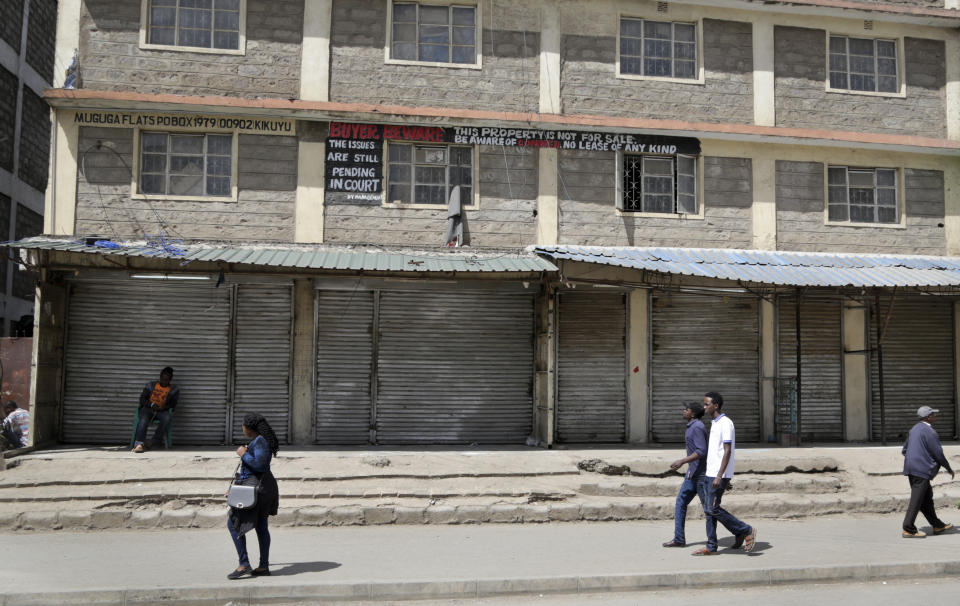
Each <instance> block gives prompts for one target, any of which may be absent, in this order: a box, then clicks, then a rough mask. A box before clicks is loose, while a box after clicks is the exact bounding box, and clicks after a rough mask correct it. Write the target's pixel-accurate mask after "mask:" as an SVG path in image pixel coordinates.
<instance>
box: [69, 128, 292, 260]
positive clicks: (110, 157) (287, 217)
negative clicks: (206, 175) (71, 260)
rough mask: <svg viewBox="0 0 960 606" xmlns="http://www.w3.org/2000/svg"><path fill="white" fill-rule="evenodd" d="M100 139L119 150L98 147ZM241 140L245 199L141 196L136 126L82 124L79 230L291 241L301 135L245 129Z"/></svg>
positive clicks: (240, 183)
mask: <svg viewBox="0 0 960 606" xmlns="http://www.w3.org/2000/svg"><path fill="white" fill-rule="evenodd" d="M98 141H100V142H102V144H105V146H109V148H110V149H112V150H113V151H110V150H109V149H107V148H104V149H101V150H97V149H96V145H97V142H98ZM238 145H239V161H238V172H239V175H238V179H237V182H238V187H239V194H238V195H239V200H238V201H236V202H214V201H178V200H152V201H148V200H134V199H131V197H130V167H132V166H133V131H132V130H130V129H118V128H88V127H84V128H82V129H81V132H80V144H79V150H80V153H79V157H80V159H81V160H80V163H81V169H80V171H79V173H78V182H77V220H76V233H77V234H78V235H87V234H90V235H92V234H96V235H101V236H105V237H126V238H129V237H138V238H142V237H143V236H144V234H145V233H146V234H156V233H158V232H159V230H160V229H163V230H164V231H165V232H166V234H167V235H168V236H172V237H179V238H188V239H208V240H260V241H281V242H292V241H293V232H294V223H293V221H294V203H295V198H296V187H297V183H296V181H297V179H296V167H297V139H296V137H279V136H260V135H240V136H239V138H238ZM114 151H115V152H116V153H114Z"/></svg>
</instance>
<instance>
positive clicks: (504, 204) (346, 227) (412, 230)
mask: <svg viewBox="0 0 960 606" xmlns="http://www.w3.org/2000/svg"><path fill="white" fill-rule="evenodd" d="M479 150H480V151H479V154H477V155H478V156H479V169H480V170H479V189H478V191H479V192H480V204H479V208H478V209H477V210H468V211H467V212H466V217H467V220H466V224H465V230H464V234H465V237H466V239H467V241H468V242H469V244H470V245H471V246H480V247H509V248H518V247H521V246H526V245H528V244H531V243H533V241H534V232H535V230H536V217H535V216H534V210H535V209H536V207H537V183H538V158H539V154H538V151H537V150H536V149H535V148H511V147H503V148H501V147H485V146H484V147H480V148H479ZM446 226H447V210H446V208H436V209H432V208H428V209H423V208H384V207H383V206H382V205H381V203H380V201H379V200H350V199H349V197H348V194H344V193H334V192H327V193H326V198H325V209H324V241H325V242H329V243H345V242H351V243H352V242H372V243H377V244H396V245H424V246H442V245H443V235H444V232H445V230H446Z"/></svg>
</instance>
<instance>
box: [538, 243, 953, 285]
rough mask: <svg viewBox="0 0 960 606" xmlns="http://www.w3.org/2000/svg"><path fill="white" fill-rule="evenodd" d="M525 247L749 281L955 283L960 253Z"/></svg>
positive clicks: (553, 255) (551, 254)
mask: <svg viewBox="0 0 960 606" xmlns="http://www.w3.org/2000/svg"><path fill="white" fill-rule="evenodd" d="M527 250H528V251H530V252H535V253H537V254H539V255H542V256H544V257H547V258H550V259H551V260H570V261H580V262H583V263H597V264H601V265H612V266H616V267H627V268H631V269H645V270H649V271H653V272H659V273H663V274H679V275H684V276H694V277H700V278H716V279H720V280H734V281H737V282H743V283H750V284H771V285H779V286H826V287H844V286H851V287H894V286H900V287H932V286H960V257H934V256H919V255H874V254H851V253H806V252H785V251H764V250H736V249H723V248H652V247H651V248H647V247H611V246H530V247H528V248H527Z"/></svg>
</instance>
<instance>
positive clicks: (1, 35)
mask: <svg viewBox="0 0 960 606" xmlns="http://www.w3.org/2000/svg"><path fill="white" fill-rule="evenodd" d="M22 37H23V0H3V2H0V40H3V41H4V42H6V43H7V44H9V45H10V48H12V49H13V50H14V51H16V52H17V53H19V52H20V42H21V38H22Z"/></svg>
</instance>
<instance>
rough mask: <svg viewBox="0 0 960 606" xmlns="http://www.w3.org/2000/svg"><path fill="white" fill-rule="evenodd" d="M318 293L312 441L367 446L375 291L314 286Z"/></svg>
mask: <svg viewBox="0 0 960 606" xmlns="http://www.w3.org/2000/svg"><path fill="white" fill-rule="evenodd" d="M316 297H317V303H316V306H317V319H316V324H315V326H316V331H317V332H316V352H317V367H316V387H315V390H314V394H315V395H314V406H315V412H314V439H315V440H316V442H317V443H319V444H368V443H369V442H370V424H371V418H370V416H371V392H370V385H371V377H372V372H373V354H374V349H373V300H374V295H373V293H372V292H370V291H359V292H340V291H326V290H318V291H317V292H316Z"/></svg>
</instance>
